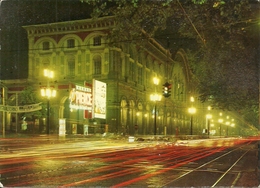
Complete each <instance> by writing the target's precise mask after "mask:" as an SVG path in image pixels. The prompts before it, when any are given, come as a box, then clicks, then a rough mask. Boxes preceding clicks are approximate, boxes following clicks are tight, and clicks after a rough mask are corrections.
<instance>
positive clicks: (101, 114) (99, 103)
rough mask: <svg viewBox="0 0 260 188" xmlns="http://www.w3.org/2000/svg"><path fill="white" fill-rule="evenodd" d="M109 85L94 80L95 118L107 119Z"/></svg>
mask: <svg viewBox="0 0 260 188" xmlns="http://www.w3.org/2000/svg"><path fill="white" fill-rule="evenodd" d="M106 97H107V85H106V83H104V82H101V81H98V80H95V79H94V80H93V114H92V116H93V118H101V119H106Z"/></svg>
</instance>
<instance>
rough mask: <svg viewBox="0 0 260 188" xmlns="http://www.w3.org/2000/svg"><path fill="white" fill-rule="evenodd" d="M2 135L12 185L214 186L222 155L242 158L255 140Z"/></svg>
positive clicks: (4, 167)
mask: <svg viewBox="0 0 260 188" xmlns="http://www.w3.org/2000/svg"><path fill="white" fill-rule="evenodd" d="M0 141H1V147H2V148H4V149H3V150H2V155H0V164H1V169H0V174H1V182H2V183H3V184H4V186H7V187H21V186H42V187H46V186H68V187H74V186H81V187H82V186H83V187H84V186H87V187H90V186H101V187H129V186H130V187H131V186H132V187H136V186H138V187H149V186H152V187H162V186H209V185H210V186H212V185H213V184H214V183H215V182H216V181H217V180H218V179H219V177H221V174H223V173H224V172H226V171H227V170H228V168H230V167H229V165H226V164H222V162H220V161H217V160H220V159H222V158H224V157H225V159H223V160H229V161H230V164H234V163H235V162H236V161H237V160H238V158H235V157H234V156H238V157H239V156H241V155H242V154H243V153H242V152H244V150H243V146H244V145H248V144H251V142H253V140H248V139H218V140H213V139H210V140H209V139H206V140H190V141H178V142H174V143H171V142H155V141H154V142H134V143H128V142H126V141H91V140H87V139H80V140H77V141H69V140H65V141H57V140H55V139H54V140H53V141H52V140H48V141H42V140H41V141H40V140H39V139H37V138H35V140H28V139H22V140H17V139H10V140H7V139H6V140H0ZM240 153H241V155H238V154H240ZM231 154H232V155H231ZM228 156H229V158H227V157H228ZM191 174H193V175H192V176H193V177H197V176H198V177H206V178H205V180H203V181H201V182H200V181H199V179H198V178H197V179H196V181H195V179H190V177H188V175H189V176H190V175H191ZM207 174H211V175H210V176H209V177H207ZM233 174H234V173H233ZM186 177H187V178H186ZM234 178H235V177H234ZM185 179H186V181H185ZM188 179H189V181H187V180H188ZM200 179H201V178H200ZM222 179H223V180H224V178H221V181H222ZM229 179H230V178H229ZM221 181H219V182H221ZM223 183H224V181H223ZM231 183H232V182H231ZM226 185H227V186H229V185H230V182H227V183H226ZM224 186H225V184H224Z"/></svg>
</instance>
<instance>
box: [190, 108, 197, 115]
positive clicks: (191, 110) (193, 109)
mask: <svg viewBox="0 0 260 188" xmlns="http://www.w3.org/2000/svg"><path fill="white" fill-rule="evenodd" d="M188 112H189V113H190V114H195V113H196V108H194V107H191V108H189V109H188Z"/></svg>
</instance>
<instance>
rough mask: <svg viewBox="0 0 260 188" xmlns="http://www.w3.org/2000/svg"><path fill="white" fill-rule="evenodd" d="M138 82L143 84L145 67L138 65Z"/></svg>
mask: <svg viewBox="0 0 260 188" xmlns="http://www.w3.org/2000/svg"><path fill="white" fill-rule="evenodd" d="M137 83H138V84H143V69H142V67H138V75H137Z"/></svg>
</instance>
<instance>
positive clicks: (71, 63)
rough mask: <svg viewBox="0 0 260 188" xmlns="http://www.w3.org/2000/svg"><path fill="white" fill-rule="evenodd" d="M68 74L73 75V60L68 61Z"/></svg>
mask: <svg viewBox="0 0 260 188" xmlns="http://www.w3.org/2000/svg"><path fill="white" fill-rule="evenodd" d="M68 76H75V61H74V60H69V61H68Z"/></svg>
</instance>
